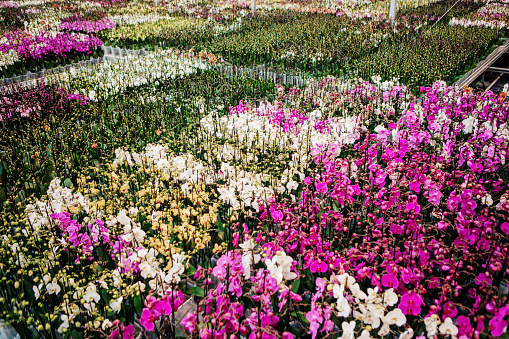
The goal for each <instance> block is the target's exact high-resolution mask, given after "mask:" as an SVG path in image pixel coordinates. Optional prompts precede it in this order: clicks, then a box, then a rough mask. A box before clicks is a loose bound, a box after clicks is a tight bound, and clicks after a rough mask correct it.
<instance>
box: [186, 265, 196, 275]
mask: <svg viewBox="0 0 509 339" xmlns="http://www.w3.org/2000/svg"><path fill="white" fill-rule="evenodd" d="M195 273H196V268H195V267H194V266H193V265H189V268H188V269H187V275H188V276H189V277H190V276H193V275H195Z"/></svg>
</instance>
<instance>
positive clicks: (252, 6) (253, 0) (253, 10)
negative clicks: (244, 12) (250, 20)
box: [251, 0, 256, 16]
mask: <svg viewBox="0 0 509 339" xmlns="http://www.w3.org/2000/svg"><path fill="white" fill-rule="evenodd" d="M255 12H256V0H251V14H253V16H254V15H255Z"/></svg>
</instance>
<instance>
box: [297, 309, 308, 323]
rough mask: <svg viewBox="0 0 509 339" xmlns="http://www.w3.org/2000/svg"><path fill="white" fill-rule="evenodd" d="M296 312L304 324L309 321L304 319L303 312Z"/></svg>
mask: <svg viewBox="0 0 509 339" xmlns="http://www.w3.org/2000/svg"><path fill="white" fill-rule="evenodd" d="M297 314H298V315H299V318H300V320H301V321H302V322H303V323H305V324H309V321H308V320H307V319H306V314H304V312H300V311H299V312H297Z"/></svg>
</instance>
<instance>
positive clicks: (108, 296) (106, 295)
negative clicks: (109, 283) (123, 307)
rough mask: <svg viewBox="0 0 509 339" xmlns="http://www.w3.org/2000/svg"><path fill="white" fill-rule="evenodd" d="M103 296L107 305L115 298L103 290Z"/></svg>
mask: <svg viewBox="0 0 509 339" xmlns="http://www.w3.org/2000/svg"><path fill="white" fill-rule="evenodd" d="M101 294H102V296H103V299H104V301H105V302H106V304H109V303H110V301H111V299H112V298H113V296H112V295H111V294H110V293H108V290H107V289H104V290H102V291H101Z"/></svg>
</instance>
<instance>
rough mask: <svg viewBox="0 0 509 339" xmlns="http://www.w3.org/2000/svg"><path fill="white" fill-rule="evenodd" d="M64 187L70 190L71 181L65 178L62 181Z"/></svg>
mask: <svg viewBox="0 0 509 339" xmlns="http://www.w3.org/2000/svg"><path fill="white" fill-rule="evenodd" d="M64 186H65V187H67V188H72V186H73V185H72V181H71V179H69V178H67V179H65V180H64Z"/></svg>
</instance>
